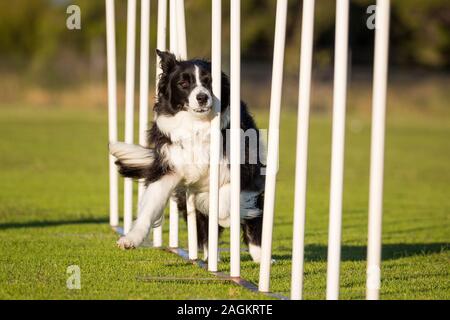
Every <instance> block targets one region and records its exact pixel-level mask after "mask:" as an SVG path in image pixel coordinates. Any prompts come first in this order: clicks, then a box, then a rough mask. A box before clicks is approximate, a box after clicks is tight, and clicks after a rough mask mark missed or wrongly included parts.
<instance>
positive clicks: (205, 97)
mask: <svg viewBox="0 0 450 320" xmlns="http://www.w3.org/2000/svg"><path fill="white" fill-rule="evenodd" d="M197 101H198V104H199V105H201V106H203V105H205V104H206V103H207V102H208V95H207V94H206V93H199V94H198V95H197Z"/></svg>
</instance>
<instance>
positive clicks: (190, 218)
mask: <svg viewBox="0 0 450 320" xmlns="http://www.w3.org/2000/svg"><path fill="white" fill-rule="evenodd" d="M175 9H176V16H177V18H176V19H177V22H176V25H177V26H176V27H177V32H176V37H177V48H178V55H177V56H178V57H179V58H180V59H182V60H186V59H187V44H186V18H185V12H184V0H176V8H175ZM186 207H187V208H188V210H187V229H188V248H189V259H191V260H196V259H197V256H198V253H197V252H198V246H197V216H196V213H195V197H194V195H191V194H189V193H188V194H187V197H186Z"/></svg>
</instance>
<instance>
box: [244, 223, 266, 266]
mask: <svg viewBox="0 0 450 320" xmlns="http://www.w3.org/2000/svg"><path fill="white" fill-rule="evenodd" d="M262 219H263V218H262V216H260V217H256V218H252V219H244V220H243V222H242V229H243V232H244V242H245V244H246V245H248V251H249V252H250V255H251V256H252V259H253V261H254V262H258V263H259V262H260V261H261V236H262Z"/></svg>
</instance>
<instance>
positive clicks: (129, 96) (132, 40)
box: [124, 0, 136, 234]
mask: <svg viewBox="0 0 450 320" xmlns="http://www.w3.org/2000/svg"><path fill="white" fill-rule="evenodd" d="M135 54H136V0H128V8H127V58H126V79H125V81H126V83H125V142H126V143H130V144H132V143H134V76H135V70H134V69H135ZM132 223H133V180H132V179H130V178H125V186H124V233H125V234H127V233H128V232H129V231H130V229H131V225H132Z"/></svg>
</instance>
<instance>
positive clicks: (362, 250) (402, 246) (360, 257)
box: [273, 243, 450, 262]
mask: <svg viewBox="0 0 450 320" xmlns="http://www.w3.org/2000/svg"><path fill="white" fill-rule="evenodd" d="M449 248H450V243H394V244H384V245H383V249H382V259H383V260H395V259H401V258H405V257H411V256H417V255H427V254H433V253H439V252H443V251H446V250H449ZM327 250H328V249H327V246H324V245H308V246H306V247H305V261H312V262H320V261H324V262H325V261H327ZM273 258H274V259H275V260H281V261H282V260H289V261H290V260H291V259H292V255H291V254H278V255H277V254H274V255H273ZM366 259H367V247H366V246H351V245H350V246H349V245H343V246H342V251H341V261H365V260H366Z"/></svg>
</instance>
